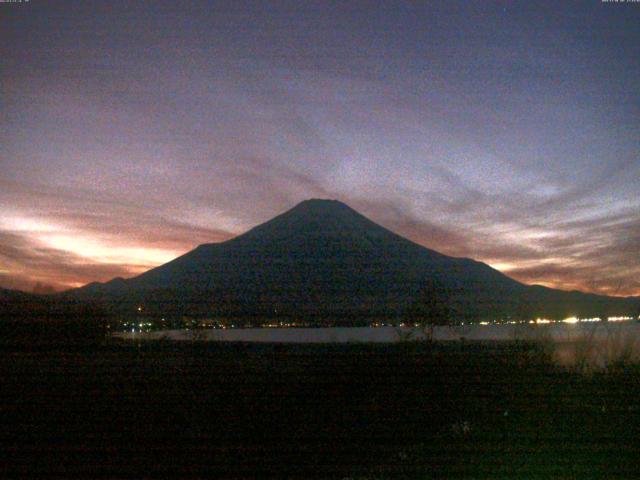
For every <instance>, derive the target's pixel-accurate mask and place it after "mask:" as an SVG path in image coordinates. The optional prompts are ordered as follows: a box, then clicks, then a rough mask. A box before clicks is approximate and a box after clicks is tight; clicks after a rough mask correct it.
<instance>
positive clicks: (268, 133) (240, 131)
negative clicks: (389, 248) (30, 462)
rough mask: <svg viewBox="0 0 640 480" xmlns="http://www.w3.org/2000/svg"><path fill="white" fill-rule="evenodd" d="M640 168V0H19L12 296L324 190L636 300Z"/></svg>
mask: <svg viewBox="0 0 640 480" xmlns="http://www.w3.org/2000/svg"><path fill="white" fill-rule="evenodd" d="M639 180H640V3H610V2H602V1H601V0H585V1H581V2H570V1H557V0H556V1H552V2H531V1H528V0H527V1H500V2H487V1H468V2H456V1H446V2H399V1H388V2H380V1H370V2H367V1H359V2H335V3H334V2H330V1H327V0H323V1H318V2H302V1H299V0H296V1H290V2H288V1H274V2H266V1H257V2H243V1H240V0H233V1H228V2H227V1H211V2H206V1H190V0H184V1H175V0H173V1H162V0H154V1H144V0H136V1H131V0H126V1H125V0H105V1H91V2H87V1H73V0H67V1H45V0H30V1H27V2H23V3H0V286H2V287H6V288H18V289H24V290H33V289H34V288H36V290H38V289H42V288H43V286H44V285H49V286H53V287H55V288H56V289H64V288H68V287H75V286H80V285H82V284H85V283H88V282H91V281H95V280H99V281H104V280H109V279H110V278H113V277H115V276H124V277H128V276H133V275H135V274H138V273H141V272H142V271H144V270H147V269H149V268H151V267H153V266H156V265H159V264H161V263H164V262H166V261H168V260H170V259H172V258H174V257H176V256H178V255H180V254H182V253H184V252H186V251H187V250H190V249H192V248H194V247H195V246H197V245H198V244H200V243H205V242H217V241H222V240H226V239H228V238H231V237H233V236H235V235H237V234H239V233H242V232H244V231H245V230H247V229H249V228H250V227H252V226H253V225H255V224H257V223H261V222H263V221H265V220H268V219H269V218H271V217H273V216H275V215H276V214H278V213H281V212H283V211H284V210H286V209H288V208H290V207H292V206H293V205H294V204H296V203H297V202H299V201H302V200H304V199H307V198H311V197H322V198H337V199H339V200H341V201H343V202H345V203H347V204H349V205H350V206H352V207H353V208H356V209H357V210H359V211H360V212H362V213H363V214H365V215H367V216H368V217H370V218H371V219H372V220H374V221H376V222H378V223H380V224H382V225H384V226H385V227H387V228H390V229H392V230H394V231H396V232H398V233H400V234H401V235H404V236H406V237H408V238H410V239H412V240H414V241H416V242H418V243H420V244H422V245H425V246H427V247H430V248H433V249H436V250H438V251H440V252H442V253H445V254H449V255H454V256H466V257H472V258H475V259H477V260H481V261H484V262H486V263H488V264H490V265H492V266H493V267H495V268H497V269H499V270H501V271H503V272H505V273H506V274H508V275H509V276H511V277H513V278H515V279H518V280H520V281H523V282H525V283H538V284H543V285H547V286H553V287H558V288H563V289H574V288H575V289H581V290H585V291H594V292H600V293H607V294H617V295H632V294H633V295H640V255H639V252H640V195H639V191H638V189H639V186H640V183H639ZM36 286H37V287H36Z"/></svg>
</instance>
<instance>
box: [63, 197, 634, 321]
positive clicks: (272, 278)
mask: <svg viewBox="0 0 640 480" xmlns="http://www.w3.org/2000/svg"><path fill="white" fill-rule="evenodd" d="M65 296H71V297H74V298H82V299H92V300H98V301H100V302H103V303H105V304H108V305H109V308H110V309H111V310H112V311H115V312H118V313H127V312H134V311H136V310H137V309H138V307H142V308H143V309H144V311H145V312H146V313H147V314H149V315H158V316H174V317H175V316H181V315H187V316H195V317H210V316H215V315H221V316H240V317H251V318H285V317H287V318H291V317H295V318H300V317H304V318H308V319H312V320H318V321H321V320H335V321H336V322H339V323H351V322H354V321H359V322H362V321H364V322H366V321H368V320H371V319H374V318H378V319H379V318H386V319H406V320H411V319H419V318H425V317H426V318H436V317H437V318H438V319H442V318H444V317H446V318H453V319H455V320H468V321H471V320H481V319H495V318H507V317H513V318H532V317H536V316H546V317H554V318H564V317H567V316H572V315H579V316H586V315H589V316H592V315H614V314H615V315H621V314H630V313H634V314H637V313H635V312H636V311H637V308H638V307H637V306H638V302H639V299H637V298H635V299H633V298H627V299H623V298H614V297H605V296H599V295H591V294H585V293H580V292H565V291H560V290H553V289H549V288H544V287H540V286H527V285H524V284H522V283H520V282H517V281H515V280H513V279H511V278H509V277H507V276H506V275H504V274H502V273H500V272H498V271H497V270H495V269H493V268H491V267H489V266H488V265H486V264H484V263H481V262H477V261H474V260H471V259H468V258H454V257H449V256H446V255H443V254H440V253H438V252H436V251H434V250H430V249H428V248H425V247H423V246H421V245H418V244H416V243H414V242H411V241H410V240H407V239H406V238H403V237H401V236H399V235H397V234H395V233H393V232H391V231H390V230H387V229H386V228H383V227H382V226H380V225H378V224H376V223H374V222H372V221H371V220H369V219H367V218H366V217H364V216H363V215H361V214H359V213H358V212H356V211H355V210H353V209H351V208H350V207H348V206H347V205H345V204H343V203H340V202H338V201H335V200H307V201H304V202H302V203H300V204H298V205H297V206H295V207H294V208H292V209H291V210H289V211H287V212H285V213H283V214H281V215H279V216H277V217H275V218H273V219H272V220H270V221H268V222H266V223H263V224H261V225H259V226H257V227H255V228H253V229H251V230H249V231H248V232H246V233H245V234H243V235H240V236H238V237H236V238H233V239H231V240H228V241H226V242H222V243H211V244H204V245H200V246H199V247H197V248H196V249H194V250H192V251H190V252H188V253H186V254H185V255H183V256H181V257H179V258H176V259H175V260H173V261H171V262H168V263H166V264H164V265H161V266H159V267H157V268H154V269H152V270H149V271H147V272H145V273H143V274H141V275H139V276H137V277H134V278H131V279H126V280H125V279H122V278H116V279H114V280H111V281H110V282H106V283H93V284H89V285H87V286H85V287H82V288H80V289H77V290H73V291H69V292H67V293H66V294H65Z"/></svg>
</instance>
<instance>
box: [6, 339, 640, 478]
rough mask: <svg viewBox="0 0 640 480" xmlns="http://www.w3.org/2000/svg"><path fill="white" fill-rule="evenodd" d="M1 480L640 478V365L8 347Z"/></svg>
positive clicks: (447, 345) (516, 354) (432, 351)
mask: <svg viewBox="0 0 640 480" xmlns="http://www.w3.org/2000/svg"><path fill="white" fill-rule="evenodd" d="M0 357H1V362H0V368H1V370H0V378H2V379H3V384H4V385H3V389H4V391H5V392H6V393H5V394H4V395H3V396H2V400H1V402H2V403H1V404H0V406H1V412H2V416H3V429H2V431H1V433H0V441H1V442H2V445H4V446H5V447H4V449H5V453H8V454H9V458H10V459H11V461H10V462H5V463H4V464H3V466H2V467H0V469H2V470H0V476H2V477H9V476H20V475H21V476H25V477H40V476H43V475H47V476H54V475H58V476H60V477H70V476H82V477H88V478H89V477H90V478H95V477H101V476H109V477H116V478H121V477H167V476H170V477H181V478H185V477H193V476H204V477H218V478H219V477H228V478H230V477H234V478H247V477H260V478H268V477H271V478H284V477H287V478H294V477H300V478H309V477H323V478H452V477H458V478H622V477H629V478H634V477H636V478H637V473H638V471H639V470H638V458H639V454H640V448H639V447H637V446H636V440H637V438H638V437H640V368H639V367H638V366H637V365H635V364H633V363H630V364H628V365H627V368H625V369H623V370H619V369H608V370H606V371H604V370H603V371H597V372H593V373H592V374H591V375H582V374H579V373H577V372H576V371H573V370H571V369H564V368H559V367H558V366H557V365H556V364H554V362H553V361H552V360H551V358H550V356H549V353H548V352H547V351H546V350H545V349H544V348H541V346H540V344H536V343H535V342H534V343H529V342H523V341H514V342H502V343H499V342H496V343H492V342H483V343H479V342H471V341H465V342H440V343H439V342H435V343H433V344H428V343H426V342H404V343H403V344H397V345H389V344H343V345H282V344H242V343H206V342H198V341H194V342H172V341H168V340H163V341H157V342H144V343H140V344H134V343H117V342H116V343H112V344H109V345H99V346H92V347H82V346H77V345H76V346H73V347H67V348H56V347H51V346H49V347H46V348H45V347H43V348H41V349H39V350H34V349H18V348H5V349H4V350H3V351H2V352H1V353H0Z"/></svg>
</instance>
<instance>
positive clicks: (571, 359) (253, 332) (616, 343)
mask: <svg viewBox="0 0 640 480" xmlns="http://www.w3.org/2000/svg"><path fill="white" fill-rule="evenodd" d="M567 320H572V319H567ZM116 335H117V336H119V337H121V338H127V339H141V340H142V339H150V340H151V339H160V338H163V337H164V338H167V339H171V340H187V341H227V342H237V341H240V342H270V343H350V342H351V343H357V342H377V343H392V342H400V341H420V340H423V339H425V338H426V336H425V333H424V332H423V331H422V330H421V329H419V328H410V327H379V328H367V327H354V328H341V327H334V328H242V329H225V330H223V329H210V330H163V331H156V332H146V333H130V332H125V333H119V334H116ZM433 338H434V339H435V340H442V341H445V340H450V341H455V340H461V339H466V340H492V341H495V340H529V341H536V342H540V343H543V344H544V345H545V346H546V347H548V348H549V349H550V350H551V351H553V355H554V358H555V359H556V360H557V361H558V362H559V363H560V364H563V365H567V366H573V365H579V366H581V367H585V366H592V367H595V366H600V367H606V366H610V365H612V364H614V363H615V362H620V361H624V362H632V361H633V362H635V361H640V322H637V321H613V322H592V321H591V322H590V321H582V320H581V321H580V322H573V321H565V322H554V323H550V322H545V321H540V320H538V322H537V323H536V322H531V323H514V324H492V325H486V324H482V325H462V326H453V327H435V328H434V331H433Z"/></svg>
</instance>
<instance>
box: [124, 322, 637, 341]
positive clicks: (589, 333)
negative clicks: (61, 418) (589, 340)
mask: <svg viewBox="0 0 640 480" xmlns="http://www.w3.org/2000/svg"><path fill="white" fill-rule="evenodd" d="M116 335H117V336H119V337H121V338H128V339H159V338H162V337H167V338H169V339H172V340H193V339H194V337H197V338H198V339H200V340H209V341H225V342H235V341H238V342H270V343H348V342H383V343H389V342H398V341H401V340H403V339H421V338H424V337H425V335H424V333H423V332H422V331H421V330H420V329H417V328H411V327H402V328H396V327H377V328H373V327H353V328H348V327H332V328H234V329H208V330H186V329H183V330H160V331H155V332H143V333H140V332H135V333H132V332H121V333H117V334H116ZM619 335H625V336H627V335H628V336H638V335H640V322H637V321H627V322H615V323H611V322H609V323H604V322H593V323H575V324H566V323H552V324H545V325H536V324H501V325H466V326H455V327H435V329H434V338H435V339H436V340H460V339H462V338H464V339H467V340H515V339H550V340H554V341H556V342H567V341H575V340H580V339H584V338H585V337H593V338H599V339H605V338H610V337H611V336H619Z"/></svg>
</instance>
